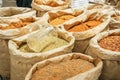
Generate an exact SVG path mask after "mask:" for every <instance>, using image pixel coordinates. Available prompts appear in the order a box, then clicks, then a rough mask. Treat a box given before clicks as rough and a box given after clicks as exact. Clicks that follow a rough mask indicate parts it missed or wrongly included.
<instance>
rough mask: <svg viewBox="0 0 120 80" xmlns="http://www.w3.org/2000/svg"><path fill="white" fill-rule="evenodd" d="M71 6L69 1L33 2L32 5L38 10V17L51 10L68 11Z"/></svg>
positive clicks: (35, 0) (44, 0) (42, 0)
mask: <svg viewBox="0 0 120 80" xmlns="http://www.w3.org/2000/svg"><path fill="white" fill-rule="evenodd" d="M69 4H70V1H69V0H33V1H32V4H31V5H32V8H33V9H35V10H37V16H42V15H43V14H44V13H46V12H48V11H51V10H63V9H67V8H68V7H69Z"/></svg>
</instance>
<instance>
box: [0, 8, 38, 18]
mask: <svg viewBox="0 0 120 80" xmlns="http://www.w3.org/2000/svg"><path fill="white" fill-rule="evenodd" d="M31 16H36V11H35V10H32V9H31V8H22V7H2V8H0V19H4V18H8V17H31Z"/></svg>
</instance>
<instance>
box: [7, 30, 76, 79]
mask: <svg viewBox="0 0 120 80" xmlns="http://www.w3.org/2000/svg"><path fill="white" fill-rule="evenodd" d="M40 30H41V29H40ZM38 32H39V30H38V31H35V32H33V33H30V34H27V35H24V36H22V37H19V38H16V39H13V40H11V41H9V50H10V55H11V80H16V79H17V80H24V78H25V75H26V74H27V72H28V70H29V69H30V68H31V67H32V65H33V64H35V63H36V62H39V61H42V60H45V59H48V58H50V57H54V56H58V55H61V54H66V53H68V52H71V50H72V48H73V45H74V40H75V39H74V37H73V36H72V35H71V34H69V33H67V32H64V31H59V30H57V34H58V36H59V37H60V38H61V39H64V40H66V41H67V42H68V44H66V45H64V46H61V47H58V48H56V49H53V50H48V51H45V52H34V51H32V52H29V51H28V52H23V51H21V50H20V49H19V48H20V45H21V44H24V43H26V39H27V38H28V37H29V36H30V35H33V34H36V33H38ZM40 41H41V40H40ZM39 44H40V43H39ZM45 45H46V44H45ZM38 46H39V45H38ZM42 46H43V47H44V44H43V45H42ZM31 47H32V46H31ZM43 47H41V48H43ZM32 50H37V49H35V48H32ZM21 71H22V73H21Z"/></svg>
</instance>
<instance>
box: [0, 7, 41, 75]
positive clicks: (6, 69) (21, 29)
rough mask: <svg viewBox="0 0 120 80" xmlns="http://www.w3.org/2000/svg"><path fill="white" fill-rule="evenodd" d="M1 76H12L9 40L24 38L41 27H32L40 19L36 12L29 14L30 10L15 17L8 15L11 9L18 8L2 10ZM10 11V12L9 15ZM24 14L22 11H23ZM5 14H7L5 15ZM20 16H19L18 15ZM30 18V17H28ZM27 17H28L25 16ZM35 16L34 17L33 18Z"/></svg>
mask: <svg viewBox="0 0 120 80" xmlns="http://www.w3.org/2000/svg"><path fill="white" fill-rule="evenodd" d="M1 9H2V11H3V12H2V11H0V15H1V17H0V44H1V45H0V64H1V65H0V75H1V76H2V77H9V76H10V56H9V51H8V45H7V43H8V40H10V39H12V38H15V37H19V36H22V35H24V34H27V33H30V32H32V31H35V30H37V29H39V27H36V26H34V27H33V26H31V25H32V24H33V23H35V22H36V21H37V20H38V19H36V17H35V12H34V11H32V12H29V11H30V9H28V10H27V11H28V13H27V11H26V13H24V14H20V12H17V13H16V15H14V14H13V15H14V16H9V15H12V13H10V14H9V15H8V14H7V10H9V9H17V8H5V10H6V9H7V10H6V11H5V10H4V8H0V10H1ZM18 10H19V8H18ZM22 10H23V12H25V11H24V10H26V9H25V8H24V9H22ZM9 12H10V11H8V13H9ZM13 12H14V11H13ZM21 12H22V11H21ZM4 13H5V14H4ZM17 14H18V15H17ZM27 14H28V15H29V16H28V15H27ZM25 15H26V16H25ZM5 16H9V17H5ZM32 16H33V17H32Z"/></svg>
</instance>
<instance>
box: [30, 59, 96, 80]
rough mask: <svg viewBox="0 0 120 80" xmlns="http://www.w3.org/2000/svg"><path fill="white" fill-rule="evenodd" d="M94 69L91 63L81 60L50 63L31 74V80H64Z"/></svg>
mask: <svg viewBox="0 0 120 80" xmlns="http://www.w3.org/2000/svg"><path fill="white" fill-rule="evenodd" d="M94 67H95V66H94V65H93V64H92V63H90V62H88V61H86V60H82V59H72V60H67V61H63V62H60V63H56V64H55V63H51V64H49V65H46V66H45V67H43V68H41V69H38V70H37V71H36V72H35V73H33V75H32V78H31V80H66V79H68V78H71V77H73V76H75V75H77V74H80V73H83V72H86V71H88V70H90V69H92V68H94ZM46 76H47V77H46Z"/></svg>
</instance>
